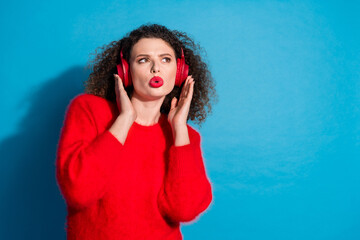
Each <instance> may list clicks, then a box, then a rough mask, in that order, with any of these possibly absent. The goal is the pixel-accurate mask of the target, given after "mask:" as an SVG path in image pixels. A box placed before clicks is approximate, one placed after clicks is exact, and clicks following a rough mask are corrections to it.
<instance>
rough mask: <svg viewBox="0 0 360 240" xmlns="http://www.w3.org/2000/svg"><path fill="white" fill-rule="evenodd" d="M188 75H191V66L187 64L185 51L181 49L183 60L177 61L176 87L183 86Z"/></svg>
mask: <svg viewBox="0 0 360 240" xmlns="http://www.w3.org/2000/svg"><path fill="white" fill-rule="evenodd" d="M188 74H189V65H187V64H186V63H185V56H184V51H183V49H181V58H178V59H177V70H176V78H175V85H176V86H178V87H180V86H181V84H182V83H183V82H184V81H185V80H186V78H187V76H188Z"/></svg>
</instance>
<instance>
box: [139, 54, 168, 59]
mask: <svg viewBox="0 0 360 240" xmlns="http://www.w3.org/2000/svg"><path fill="white" fill-rule="evenodd" d="M149 56H150V55H148V54H139V55H137V56H136V57H135V58H138V57H149ZM158 56H159V57H163V56H170V57H172V55H171V54H170V53H162V54H159V55H158Z"/></svg>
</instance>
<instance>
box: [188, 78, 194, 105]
mask: <svg viewBox="0 0 360 240" xmlns="http://www.w3.org/2000/svg"><path fill="white" fill-rule="evenodd" d="M194 85H195V81H192V82H191V83H190V87H189V93H188V98H189V99H190V101H191V99H192V97H193V94H194Z"/></svg>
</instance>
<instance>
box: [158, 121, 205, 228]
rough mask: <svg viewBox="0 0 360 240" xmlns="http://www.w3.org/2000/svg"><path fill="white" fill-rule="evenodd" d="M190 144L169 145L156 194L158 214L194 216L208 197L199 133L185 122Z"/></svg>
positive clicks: (181, 219)
mask: <svg viewBox="0 0 360 240" xmlns="http://www.w3.org/2000/svg"><path fill="white" fill-rule="evenodd" d="M188 131H189V137H190V144H187V145H184V146H174V145H172V146H171V147H170V149H169V162H168V168H167V172H166V174H165V178H164V182H163V185H162V187H161V189H160V192H159V194H158V207H159V210H160V212H161V213H162V215H163V216H164V217H166V218H169V219H170V220H172V221H175V222H187V221H191V220H193V219H195V218H196V217H197V216H198V215H199V214H200V213H201V212H203V211H204V210H205V209H206V208H207V207H208V206H209V204H210V203H211V201H212V192H211V184H210V182H209V180H208V178H207V176H206V172H205V168H204V164H203V157H202V153H201V146H200V135H199V133H197V132H196V131H195V130H194V129H192V128H191V127H189V126H188Z"/></svg>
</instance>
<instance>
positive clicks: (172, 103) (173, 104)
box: [170, 97, 177, 110]
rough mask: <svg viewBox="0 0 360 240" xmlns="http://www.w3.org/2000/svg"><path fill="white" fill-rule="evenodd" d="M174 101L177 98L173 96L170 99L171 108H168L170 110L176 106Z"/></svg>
mask: <svg viewBox="0 0 360 240" xmlns="http://www.w3.org/2000/svg"><path fill="white" fill-rule="evenodd" d="M176 103H177V98H176V97H173V99H172V100H171V108H170V110H173V109H174V108H175V107H176Z"/></svg>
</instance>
